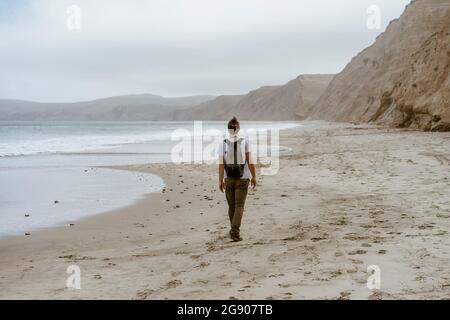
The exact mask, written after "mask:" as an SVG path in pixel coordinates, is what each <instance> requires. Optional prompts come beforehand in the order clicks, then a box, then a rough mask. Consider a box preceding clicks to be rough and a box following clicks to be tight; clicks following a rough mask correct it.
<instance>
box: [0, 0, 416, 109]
mask: <svg viewBox="0 0 450 320" xmlns="http://www.w3.org/2000/svg"><path fill="white" fill-rule="evenodd" d="M409 2H410V0H148V1H145V0H127V1H123V0H95V1H93V0H0V98H14V99H25V100H35V101H79V100H88V99H95V98H99V97H107V96H113V95H122V94H134V93H153V94H159V95H164V96H186V95H196V94H214V95H219V94H237V93H245V92H247V91H249V90H252V89H254V88H257V87H260V86H262V85H271V84H283V83H285V82H287V81H289V80H290V79H293V78H295V77H296V76H297V75H299V74H305V73H337V72H339V71H340V70H342V68H343V67H344V66H345V65H346V64H347V63H348V62H349V61H350V59H351V58H352V57H353V56H354V55H356V54H357V53H358V52H359V51H361V50H362V49H364V48H365V47H367V46H368V45H370V44H372V43H373V41H374V40H375V37H376V36H377V35H378V34H379V33H381V32H382V31H384V29H385V27H386V26H387V24H388V23H389V21H390V20H392V19H395V18H398V17H399V16H400V14H401V13H402V12H403V10H404V8H405V5H407V4H408V3H409ZM70 5H77V6H78V7H79V8H80V9H81V15H80V16H81V20H80V22H81V23H80V27H81V28H80V29H74V30H73V29H71V28H68V22H69V25H70V26H71V27H75V28H76V27H77V24H76V19H75V16H74V15H71V14H68V13H67V7H68V6H70ZM371 5H377V6H379V8H380V9H381V11H380V12H381V29H379V30H373V29H372V30H371V29H369V28H368V27H367V19H368V18H369V15H368V14H367V8H368V7H370V6H371ZM74 19H75V20H74Z"/></svg>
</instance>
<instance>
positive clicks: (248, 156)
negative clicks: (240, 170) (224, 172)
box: [245, 152, 256, 189]
mask: <svg viewBox="0 0 450 320" xmlns="http://www.w3.org/2000/svg"><path fill="white" fill-rule="evenodd" d="M245 161H247V163H248V168H249V170H250V173H251V174H252V180H251V182H250V184H251V186H252V187H253V189H255V187H256V167H255V164H254V163H253V159H252V154H251V153H250V152H246V153H245Z"/></svg>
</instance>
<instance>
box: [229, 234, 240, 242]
mask: <svg viewBox="0 0 450 320" xmlns="http://www.w3.org/2000/svg"><path fill="white" fill-rule="evenodd" d="M231 240H233V242H239V241H242V237H241V236H240V235H236V234H233V235H231Z"/></svg>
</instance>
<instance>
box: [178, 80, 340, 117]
mask: <svg viewBox="0 0 450 320" xmlns="http://www.w3.org/2000/svg"><path fill="white" fill-rule="evenodd" d="M332 78H333V76H332V75H301V76H299V77H297V78H296V79H294V80H292V81H289V82H288V83H287V84H285V85H282V86H266V87H261V88H259V89H256V90H253V91H250V92H249V93H248V94H246V95H236V96H220V97H217V98H216V99H214V100H211V101H207V102H204V103H202V104H201V105H199V106H196V107H194V108H192V109H185V110H179V111H177V112H174V113H173V114H172V118H173V119H176V120H196V119H198V120H227V119H230V118H231V117H233V116H236V117H238V118H239V119H241V120H301V119H303V118H304V117H305V115H306V114H307V113H308V112H309V110H310V109H311V108H312V106H313V105H314V103H315V102H316V100H317V99H318V98H319V97H320V95H321V94H322V93H323V91H324V90H325V88H326V87H327V85H328V83H329V82H330V81H331V79H332Z"/></svg>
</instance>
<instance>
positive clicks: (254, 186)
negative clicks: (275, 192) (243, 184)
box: [250, 178, 256, 189]
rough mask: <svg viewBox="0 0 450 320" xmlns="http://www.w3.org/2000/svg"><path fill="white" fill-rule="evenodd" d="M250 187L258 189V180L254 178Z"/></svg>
mask: <svg viewBox="0 0 450 320" xmlns="http://www.w3.org/2000/svg"><path fill="white" fill-rule="evenodd" d="M250 185H251V186H252V188H253V189H255V188H256V178H252V180H251V181H250Z"/></svg>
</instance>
